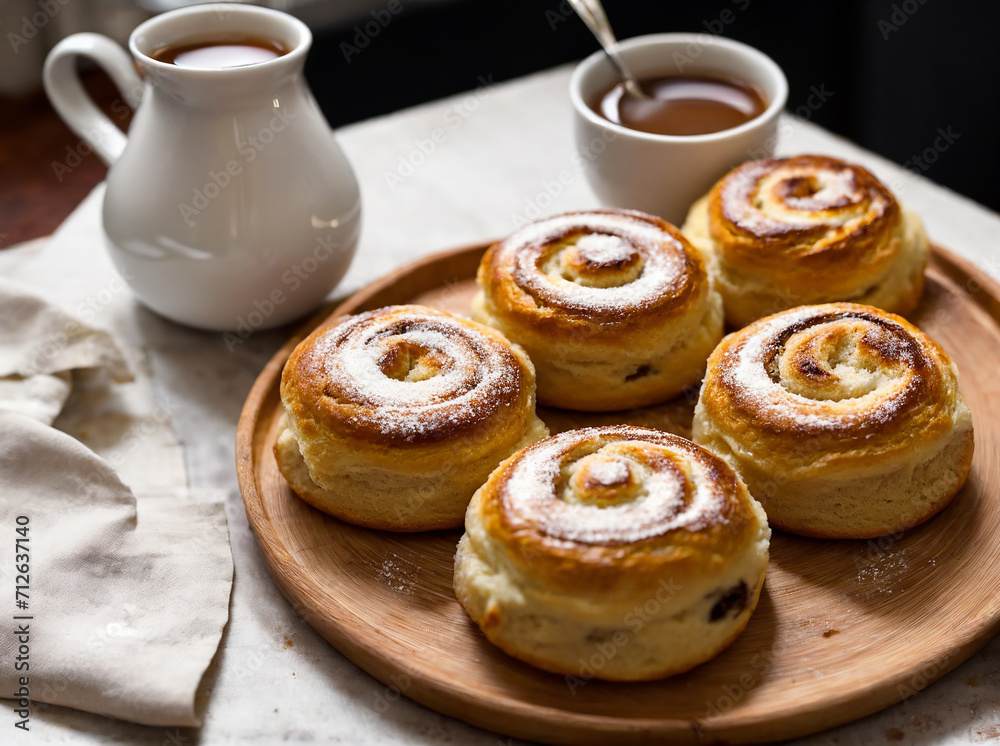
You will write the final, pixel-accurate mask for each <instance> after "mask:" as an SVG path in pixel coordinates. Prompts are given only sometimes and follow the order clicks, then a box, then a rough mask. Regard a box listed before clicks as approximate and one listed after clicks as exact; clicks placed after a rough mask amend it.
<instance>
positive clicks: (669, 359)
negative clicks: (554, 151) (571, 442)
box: [474, 210, 722, 411]
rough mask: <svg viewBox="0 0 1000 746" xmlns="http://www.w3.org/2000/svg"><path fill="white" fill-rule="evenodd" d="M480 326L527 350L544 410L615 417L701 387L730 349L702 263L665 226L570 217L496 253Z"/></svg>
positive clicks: (487, 271)
mask: <svg viewBox="0 0 1000 746" xmlns="http://www.w3.org/2000/svg"><path fill="white" fill-rule="evenodd" d="M477 280H478V282H479V285H480V288H481V290H482V292H481V294H480V296H479V297H478V298H477V300H476V303H475V305H474V317H475V318H476V320H478V321H482V322H483V323H487V324H489V325H491V326H494V327H496V328H498V329H500V330H501V331H503V332H504V334H506V335H507V336H508V337H509V338H510V339H512V340H513V341H515V342H517V343H518V344H520V345H522V346H523V347H524V348H525V349H526V350H527V351H528V354H529V355H530V356H531V359H532V361H533V362H534V363H535V365H536V368H537V369H538V387H539V401H541V402H542V403H544V404H549V405H551V406H556V407H564V408H570V409H586V410H592V411H601V410H604V411H607V410H613V409H624V408H630V407H637V406H644V405H648V404H653V403H658V402H661V401H665V400H666V399H669V398H671V397H672V396H676V395H677V394H679V393H680V392H681V391H682V390H683V389H684V388H685V387H687V386H690V385H693V384H695V383H696V382H697V380H698V378H700V375H701V373H702V371H703V368H704V362H705V359H706V358H707V357H708V353H709V352H710V351H711V348H712V347H713V346H714V345H715V343H716V342H717V341H718V340H719V339H720V338H721V336H722V330H721V299H720V298H719V297H718V294H717V293H716V292H715V290H714V289H713V287H712V281H711V278H710V276H709V274H708V271H707V269H706V267H705V263H704V261H703V260H702V257H701V254H700V252H699V251H698V249H696V248H695V247H693V246H692V245H691V244H690V243H689V242H688V241H687V240H686V239H685V238H684V237H683V236H682V235H681V234H680V232H679V231H678V230H677V229H676V228H675V227H674V226H672V225H670V224H669V223H667V222H665V221H663V220H661V219H660V218H657V217H654V216H652V215H646V214H645V213H641V212H636V211H630V210H592V211H583V212H572V213H566V214H564V215H557V216H554V217H551V218H546V219H544V220H540V221H537V222H536V223H532V224H530V225H528V226H525V227H524V228H522V229H520V230H518V231H517V232H516V233H514V234H513V235H512V236H510V237H509V238H507V239H505V240H503V241H500V242H498V243H496V244H494V245H493V246H491V247H490V248H489V250H488V251H487V252H486V254H485V256H484V257H483V260H482V262H481V264H480V266H479V272H478V275H477Z"/></svg>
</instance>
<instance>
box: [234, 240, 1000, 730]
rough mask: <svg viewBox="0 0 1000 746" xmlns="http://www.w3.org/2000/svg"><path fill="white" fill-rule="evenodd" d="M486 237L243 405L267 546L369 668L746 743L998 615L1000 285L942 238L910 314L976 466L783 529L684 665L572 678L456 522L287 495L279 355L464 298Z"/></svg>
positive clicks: (416, 270)
mask: <svg viewBox="0 0 1000 746" xmlns="http://www.w3.org/2000/svg"><path fill="white" fill-rule="evenodd" d="M484 248H485V247H483V246H475V247H471V248H466V249H459V250H456V251H451V252H448V253H444V254H439V255H437V256H433V257H429V258H427V259H424V260H421V261H419V262H417V263H415V264H413V265H411V266H410V267H407V268H405V269H402V270H400V271H398V272H396V273H395V274H393V275H391V276H389V277H387V278H385V279H383V280H381V281H379V282H376V283H374V284H373V285H371V286H369V287H367V288H365V289H364V290H362V291H360V292H359V293H357V294H355V295H354V296H353V297H352V298H350V299H349V300H348V301H347V302H346V303H343V304H342V305H341V306H339V307H338V308H336V309H335V310H333V311H332V312H328V313H325V314H323V315H322V316H320V317H317V318H316V319H315V320H314V323H313V324H310V326H309V328H307V329H303V330H302V332H301V333H300V334H299V335H297V336H296V337H295V338H294V339H291V340H289V342H288V344H286V345H285V346H284V347H283V348H282V349H281V351H279V352H278V354H277V355H275V357H274V358H273V359H272V360H271V361H270V363H268V365H267V367H266V368H265V369H264V370H263V372H262V373H261V374H260V377H259V378H258V379H257V382H256V384H255V385H254V387H253V389H252V390H251V392H250V395H249V397H248V398H247V401H246V404H245V406H244V409H243V413H242V416H241V418H240V422H239V431H238V435H237V449H236V458H237V469H238V473H239V482H240V488H241V490H242V492H243V500H244V503H245V505H246V511H247V515H248V517H249V520H250V525H251V526H253V529H254V531H255V532H256V535H257V539H258V542H259V545H260V549H261V552H262V553H263V555H264V558H265V559H266V561H267V563H268V565H269V566H270V569H271V572H272V573H273V575H274V578H275V580H276V581H277V583H278V585H279V586H280V588H281V590H282V592H283V593H284V595H285V596H286V597H287V598H288V600H289V601H291V603H292V604H293V606H294V607H295V608H296V610H298V611H299V613H301V614H302V616H303V617H305V619H306V620H307V621H308V622H309V624H311V625H312V626H313V627H314V628H315V629H316V630H317V631H318V632H319V633H320V634H321V635H323V636H324V637H325V638H326V639H327V640H329V641H330V642H331V643H332V644H333V645H334V647H336V648H337V649H338V650H340V651H341V652H342V653H343V654H344V655H346V656H347V657H348V658H350V659H351V660H352V661H354V662H355V663H356V664H357V665H358V666H360V667H361V668H363V669H364V670H366V671H368V672H369V673H370V674H371V675H372V676H374V677H376V678H377V679H379V680H380V681H382V682H383V683H385V684H386V685H388V686H391V687H393V688H395V689H396V690H398V691H400V692H401V693H402V694H404V695H406V696H407V697H411V698H412V699H414V700H416V701H418V702H420V703H422V704H424V705H427V706H428V707H431V708H433V709H435V710H438V711H440V712H443V713H446V714H448V715H452V716H454V717H457V718H460V719H462V720H465V721H467V722H469V723H472V724H474V725H478V726H481V727H483V728H488V729H490V730H494V731H499V732H501V733H504V734H510V735H514V736H517V737H521V738H526V739H531V740H537V741H545V742H551V743H579V744H607V743H614V744H645V743H653V742H657V743H663V742H676V743H699V742H713V741H726V742H730V743H748V742H759V741H769V740H778V739H785V738H791V737H794V736H801V735H805V734H808V733H813V732H816V731H819V730H822V729H825V728H829V727H831V726H834V725H838V724H841V723H845V722H848V721H850V720H854V719H856V718H860V717H863V716H865V715H868V714H870V713H872V712H875V711H877V710H879V709H881V708H883V707H886V706H888V705H890V704H893V703H895V702H898V701H900V700H902V699H905V698H906V697H907V696H910V695H912V694H913V693H915V692H916V691H919V690H920V689H922V688H924V687H925V686H926V685H927V684H928V683H930V682H931V681H933V680H935V679H936V678H938V677H939V676H941V675H942V674H944V673H946V672H947V671H949V670H951V669H952V668H954V667H955V666H957V665H958V664H959V663H961V662H962V661H964V660H965V659H966V658H968V657H969V656H970V655H972V653H973V652H975V651H976V650H978V649H979V648H980V647H981V646H982V645H984V644H985V643H986V642H987V641H988V640H989V639H990V638H991V637H992V636H993V635H994V634H995V633H996V632H997V631H998V628H1000V593H998V590H997V589H998V588H1000V500H998V498H1000V458H998V457H1000V375H998V371H1000V286H998V285H997V283H995V282H993V281H992V280H991V279H989V278H988V277H986V276H985V275H984V274H983V273H981V272H980V271H978V270H977V269H975V268H974V267H973V266H972V265H970V264H969V263H967V262H965V261H964V260H961V259H959V258H957V257H955V256H953V255H952V254H950V253H948V252H946V251H944V250H941V249H938V248H935V249H934V253H933V257H932V261H931V265H930V267H929V268H928V271H927V276H928V286H927V292H926V294H925V298H924V302H923V304H922V306H921V308H920V309H919V310H918V312H917V313H916V314H914V316H913V320H914V321H915V322H916V323H917V325H918V326H920V327H921V328H922V329H924V330H925V331H926V332H928V333H929V334H930V335H931V336H932V337H934V338H935V339H936V340H938V342H940V343H941V344H942V345H943V346H944V347H945V349H947V350H948V352H949V353H950V354H951V355H952V356H953V358H954V359H955V361H956V363H957V364H958V367H959V370H960V372H961V389H962V391H963V393H964V394H965V397H966V400H967V401H968V404H969V407H970V408H971V410H972V413H973V419H974V422H975V429H976V454H975V459H974V461H973V465H972V474H971V476H970V478H969V481H968V483H967V485H966V487H965V489H964V490H963V491H962V493H961V494H960V495H959V496H958V497H957V498H956V499H955V501H954V502H953V503H952V504H951V505H950V506H949V507H948V508H947V509H946V510H945V511H944V512H942V513H941V514H940V515H938V516H937V517H935V518H934V519H932V520H931V521H929V522H928V523H926V524H924V525H923V526H920V527H918V528H916V529H913V530H911V531H908V532H906V533H905V534H901V535H896V536H888V537H883V538H881V539H876V540H871V541H821V540H815V539H805V538H799V537H795V536H790V535H787V534H782V533H781V532H778V531H776V532H775V533H774V538H773V540H772V544H771V565H770V567H769V569H768V572H767V580H766V582H765V584H764V591H763V593H762V595H761V599H760V604H759V606H758V608H757V611H756V613H755V614H754V616H753V617H752V618H751V620H750V623H749V625H748V626H747V628H746V630H745V631H744V632H743V634H742V635H741V636H740V637H739V638H738V639H737V640H736V642H735V643H734V644H733V645H732V646H731V647H730V648H729V649H727V650H726V651H724V652H723V653H722V654H721V655H719V656H718V657H716V658H715V659H713V660H711V661H709V662H708V663H705V664H704V665H702V666H699V667H698V668H696V669H694V670H693V671H691V672H689V673H687V674H684V675H681V676H676V677H673V678H670V679H664V680H661V681H655V682H650V683H641V684H613V683H605V682H600V681H596V680H593V681H589V682H587V683H585V684H583V685H582V686H581V685H576V686H573V685H572V682H570V683H568V682H567V681H566V680H565V679H564V678H563V677H561V676H557V675H553V674H548V673H544V672H542V671H539V670H536V669H534V668H532V667H531V666H528V665H526V664H524V663H521V662H519V661H517V660H514V659H513V658H510V657H508V656H506V655H505V654H504V653H502V652H500V650H498V649H497V648H495V647H493V646H492V645H491V644H490V643H489V642H487V641H486V639H485V638H484V637H483V636H482V634H481V633H480V632H479V630H478V628H477V627H476V626H475V625H474V624H473V623H472V622H471V621H470V620H469V618H468V617H467V616H466V614H465V612H464V610H463V609H462V607H461V606H460V605H459V604H458V602H457V601H456V600H455V597H454V594H453V592H452V585H451V577H452V556H453V554H454V551H455V545H456V543H457V541H458V539H459V536H460V533H459V532H455V531H449V532H435V533H426V534H392V533H383V532H378V531H371V530H367V529H363V528H358V527H355V526H352V525H349V524H346V523H342V522H340V521H337V520H335V519H334V518H331V517H329V516H327V515H325V514H323V513H321V512H319V511H317V510H315V509H313V508H312V507H310V506H309V505H307V504H306V503H305V502H303V501H302V500H299V499H298V498H297V497H296V496H295V495H294V494H293V493H292V492H291V490H290V489H289V488H288V486H287V485H286V483H285V482H284V480H283V479H282V477H281V475H280V474H279V472H278V469H277V467H276V465H275V461H274V457H273V455H272V451H271V448H272V445H273V443H274V439H275V431H276V427H277V424H278V420H279V418H280V415H281V411H282V410H281V403H280V400H279V397H278V382H279V378H280V375H281V369H282V366H283V365H284V362H285V360H286V359H287V357H288V355H289V353H290V352H291V350H292V348H293V347H294V345H295V344H296V343H297V342H298V341H299V340H300V339H301V338H302V337H303V336H305V334H306V333H308V331H310V330H311V329H312V328H314V327H315V326H316V325H317V324H329V323H330V322H331V321H332V319H334V318H335V317H337V316H340V315H343V314H348V313H356V312H359V311H364V310H368V309H372V308H377V307H379V306H383V305H388V304H393V303H408V302H414V301H417V302H422V303H427V304H429V305H434V306H438V307H442V308H446V309H449V310H452V311H459V312H463V311H466V310H467V308H468V302H469V299H470V297H471V293H472V287H473V286H472V278H473V277H474V274H475V270H476V267H477V265H478V263H479V258H480V257H481V255H482V253H483V250H484ZM540 414H541V416H542V417H543V419H545V420H546V421H547V422H548V424H549V425H550V427H552V429H553V430H563V429H567V428H571V427H579V426H582V425H586V424H593V423H606V422H621V421H630V422H636V423H641V424H645V425H650V426H654V427H657V426H658V427H662V428H664V429H670V430H674V431H676V432H680V433H684V432H686V429H687V427H688V426H689V425H690V419H691V403H690V402H687V401H684V400H683V399H681V400H679V401H675V402H671V403H669V404H667V405H665V406H663V407H657V408H654V409H652V410H645V411H637V412H632V413H627V414H622V413H611V414H601V415H596V416H595V415H586V414H575V413H572V414H571V413H566V412H556V411H541V412H540ZM637 613H638V614H639V615H640V616H641V614H642V611H641V609H640V610H637Z"/></svg>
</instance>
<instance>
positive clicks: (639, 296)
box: [496, 212, 691, 313]
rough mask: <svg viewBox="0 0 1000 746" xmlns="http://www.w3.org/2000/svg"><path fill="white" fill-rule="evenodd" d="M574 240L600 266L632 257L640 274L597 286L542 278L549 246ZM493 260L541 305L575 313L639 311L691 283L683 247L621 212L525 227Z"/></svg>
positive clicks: (549, 276)
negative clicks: (637, 261)
mask: <svg viewBox="0 0 1000 746" xmlns="http://www.w3.org/2000/svg"><path fill="white" fill-rule="evenodd" d="M561 242H563V243H566V245H565V246H563V250H564V249H565V248H567V247H568V246H569V245H571V244H572V243H573V242H575V243H576V244H577V245H578V246H580V249H579V250H580V251H581V252H583V253H584V254H585V256H586V257H587V258H591V257H592V258H593V259H594V260H595V262H596V263H598V264H608V265H614V264H616V263H617V262H619V261H628V260H630V259H631V258H632V256H633V254H634V253H636V252H637V253H638V254H639V256H640V257H641V259H642V271H641V273H639V275H638V276H637V277H636V278H635V279H634V280H633V281H631V282H626V283H625V284H621V285H611V286H608V287H595V286H590V285H584V284H581V283H579V282H575V281H571V280H568V279H566V278H565V277H562V276H559V275H553V274H546V273H544V272H542V271H541V269H540V264H541V263H542V261H543V259H544V258H545V252H546V250H547V248H549V247H551V246H552V245H553V244H560V243H561ZM496 251H497V253H496V261H497V262H498V263H499V265H500V266H502V267H507V268H508V271H509V272H510V273H511V274H512V275H513V277H514V280H515V282H516V283H517V285H518V286H519V287H521V288H522V289H523V290H524V291H526V292H528V293H529V294H530V295H532V296H533V297H534V298H535V299H536V301H537V302H538V303H539V304H540V305H544V306H553V307H556V308H561V309H564V310H567V311H576V312H588V311H589V312H594V311H598V312H600V311H604V312H614V313H624V312H627V311H629V310H635V309H639V308H643V307H645V306H648V305H650V304H652V303H653V302H654V301H659V300H661V299H662V298H663V297H664V296H665V295H666V296H672V295H675V294H677V293H679V292H680V291H681V290H682V289H683V288H684V287H685V286H686V285H688V284H689V283H690V282H691V277H690V273H689V270H688V261H689V257H688V254H687V252H686V250H685V248H684V246H683V245H682V244H681V243H680V241H678V240H677V239H676V238H674V237H673V236H672V235H670V234H669V233H667V232H666V231H664V230H662V229H661V228H659V227H658V226H656V225H655V224H653V223H649V222H646V221H645V220H641V219H639V218H637V217H634V216H631V215H628V214H625V213H599V212H593V213H569V214H566V215H557V216H555V217H552V218H548V219H545V220H540V221H538V222H535V223H531V224H530V225H527V226H524V227H523V228H521V229H520V230H518V231H517V232H516V233H514V234H513V235H512V236H511V237H510V238H508V239H507V240H505V241H503V242H502V243H501V244H500V245H499V246H498V247H497V250H496Z"/></svg>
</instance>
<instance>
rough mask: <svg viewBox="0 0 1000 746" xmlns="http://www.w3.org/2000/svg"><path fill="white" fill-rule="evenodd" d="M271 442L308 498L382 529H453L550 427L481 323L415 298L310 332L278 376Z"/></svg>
mask: <svg viewBox="0 0 1000 746" xmlns="http://www.w3.org/2000/svg"><path fill="white" fill-rule="evenodd" d="M281 401H282V403H283V404H284V407H285V412H286V417H285V422H284V424H283V427H282V432H281V433H280V434H279V436H278V439H277V442H276V443H275V446H274V453H275V457H276V459H277V462H278V466H279V468H280V469H281V473H282V474H283V475H284V477H285V479H286V480H287V481H288V483H289V484H290V485H291V487H292V489H293V490H295V492H296V493H297V494H298V495H299V496H300V497H301V498H303V499H304V500H305V501H306V502H308V503H310V504H312V505H313V506H315V507H317V508H319V509H320V510H323V511H325V512H327V513H329V514H331V515H334V516H336V517H338V518H342V519H343V520H345V521H349V522H350V523H356V524H359V525H362V526H368V527H371V528H379V529H386V530H391V531H426V530H431V529H440V528H455V527H458V526H461V525H462V518H463V516H464V514H465V508H466V507H467V506H468V504H469V499H470V498H471V497H472V494H473V492H475V490H476V488H477V487H479V486H480V485H481V484H482V483H483V481H485V479H486V478H487V477H488V476H489V474H490V472H491V471H492V470H493V469H494V468H495V467H496V465H497V464H499V463H500V462H501V461H502V460H503V459H505V458H506V457H507V456H509V455H510V454H512V453H513V452H514V451H516V450H518V449H519V448H522V447H523V446H525V445H528V444H529V443H533V442H534V441H536V440H538V439H539V438H544V437H545V436H546V435H547V434H548V431H547V430H546V428H545V425H544V424H542V422H541V420H539V419H538V417H536V416H535V372H534V369H533V367H532V365H531V361H530V360H529V359H528V358H527V356H526V355H525V354H524V352H523V351H522V350H521V349H520V348H519V347H517V346H516V345H512V344H511V343H510V342H508V341H507V340H506V339H504V338H503V336H502V335H500V334H498V333H497V332H496V331H494V330H493V329H490V328H489V327H485V326H481V325H480V324H476V323H474V322H471V321H466V320H464V319H460V318H458V317H456V316H452V315H451V314H448V313H444V312H443V311H436V310H434V309H432V308H425V307H422V306H390V307H387V308H381V309H378V310H375V311H370V312H368V313H363V314H360V315H358V316H350V317H347V318H345V319H344V320H343V321H341V322H340V323H339V324H337V325H336V326H334V327H332V328H326V329H320V330H317V331H316V332H314V333H313V334H311V335H310V336H309V337H307V338H306V339H304V340H303V341H302V342H301V343H300V344H299V345H298V347H296V348H295V350H294V351H293V352H292V355H291V357H290V358H289V359H288V362H287V363H286V365H285V369H284V371H283V373H282V376H281Z"/></svg>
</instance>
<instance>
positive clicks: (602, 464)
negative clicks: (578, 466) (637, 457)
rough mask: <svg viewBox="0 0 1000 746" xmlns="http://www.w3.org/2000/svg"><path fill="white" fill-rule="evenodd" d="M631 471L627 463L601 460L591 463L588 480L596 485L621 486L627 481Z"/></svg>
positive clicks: (619, 460)
mask: <svg viewBox="0 0 1000 746" xmlns="http://www.w3.org/2000/svg"><path fill="white" fill-rule="evenodd" d="M629 476H631V471H630V469H629V466H628V462H626V461H623V460H621V459H601V460H598V461H594V462H592V464H591V466H590V469H589V472H588V478H589V479H590V480H592V481H594V482H597V483H598V484H605V485H613V484H623V483H625V482H627V481H628V478H629Z"/></svg>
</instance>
